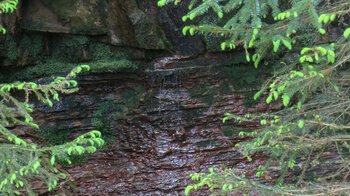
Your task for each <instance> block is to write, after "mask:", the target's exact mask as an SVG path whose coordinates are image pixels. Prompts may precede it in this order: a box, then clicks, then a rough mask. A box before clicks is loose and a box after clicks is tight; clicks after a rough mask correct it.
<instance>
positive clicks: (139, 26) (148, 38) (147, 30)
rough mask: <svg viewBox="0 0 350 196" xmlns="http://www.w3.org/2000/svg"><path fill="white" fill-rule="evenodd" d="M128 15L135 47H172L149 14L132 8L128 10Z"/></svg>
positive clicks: (158, 48) (159, 48) (165, 48)
mask: <svg viewBox="0 0 350 196" xmlns="http://www.w3.org/2000/svg"><path fill="white" fill-rule="evenodd" d="M128 17H129V19H130V21H131V23H132V25H133V28H134V32H135V39H136V42H137V47H140V48H144V49H157V50H169V49H171V48H172V45H171V44H170V42H169V41H168V39H167V38H166V36H165V33H164V31H163V30H162V28H161V27H160V26H158V25H157V24H156V23H155V22H154V21H153V19H152V18H151V17H150V16H148V15H147V14H145V13H144V12H142V11H141V10H139V9H138V8H133V9H130V10H129V11H128Z"/></svg>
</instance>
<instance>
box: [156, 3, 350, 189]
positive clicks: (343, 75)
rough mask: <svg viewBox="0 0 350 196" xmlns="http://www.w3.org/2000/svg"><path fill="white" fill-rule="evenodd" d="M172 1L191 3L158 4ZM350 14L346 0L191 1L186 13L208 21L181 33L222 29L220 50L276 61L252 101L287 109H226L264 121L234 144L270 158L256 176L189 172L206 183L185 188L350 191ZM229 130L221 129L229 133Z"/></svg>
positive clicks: (237, 118)
mask: <svg viewBox="0 0 350 196" xmlns="http://www.w3.org/2000/svg"><path fill="white" fill-rule="evenodd" d="M170 2H173V3H175V4H180V3H183V1H181V0H159V1H158V6H165V5H166V4H168V3H170ZM213 13H215V14H214V15H213ZM349 13H350V2H349V1H348V0H339V1H329V0H300V1H295V0H203V1H200V0H191V1H190V2H189V11H188V12H187V13H186V14H185V15H184V16H183V17H182V20H183V21H197V20H195V19H199V20H200V18H204V20H202V21H201V22H199V23H197V22H193V24H192V25H189V26H185V27H184V28H183V34H184V35H187V34H190V35H194V34H205V35H206V36H207V37H208V36H218V37H220V39H224V40H223V41H220V39H218V40H219V42H218V43H216V44H217V46H220V47H221V49H222V50H234V49H235V48H237V49H242V50H244V51H245V57H246V60H247V61H248V62H251V63H252V64H254V66H255V67H256V68H257V67H258V66H261V65H262V64H263V65H265V66H269V67H272V68H273V69H274V72H273V76H272V77H271V78H270V79H269V80H267V82H266V83H265V84H263V85H262V87H261V89H260V91H258V92H257V93H256V94H255V95H254V99H255V100H257V99H258V98H259V97H262V98H263V99H264V100H265V101H266V103H267V104H270V103H276V102H277V103H278V102H279V103H282V104H283V106H284V107H285V108H284V109H283V110H281V111H279V112H274V113H263V114H245V115H237V114H231V113H227V114H226V116H225V117H224V119H223V122H224V123H225V122H226V121H228V120H231V121H232V120H233V121H234V122H235V124H240V123H245V122H252V121H253V122H254V121H255V122H257V123H258V122H260V124H261V127H262V128H260V129H255V130H237V132H239V133H238V134H237V135H236V137H250V138H252V139H251V140H250V141H246V142H240V143H237V144H236V147H237V149H240V151H241V152H242V156H244V157H246V158H247V160H248V161H252V160H253V158H252V157H253V155H254V154H256V153H258V152H262V153H263V154H265V155H266V156H268V158H269V159H268V161H267V162H266V163H263V164H261V165H259V166H257V168H256V170H255V171H254V174H252V171H243V172H242V171H240V170H236V169H235V168H225V167H223V168H211V169H210V170H209V173H207V174H205V173H194V174H191V178H192V180H194V181H198V183H194V184H191V185H189V186H187V188H186V190H185V194H186V195H188V194H189V193H190V192H191V191H193V190H198V189H199V188H201V187H203V186H206V187H208V188H209V189H210V190H211V191H213V193H214V194H223V195H226V194H236V193H243V194H248V195H249V194H255V193H256V192H258V193H259V194H260V195H274V194H275V195H341V194H349V192H350V185H349V178H348V177H349V175H350V168H349V161H348V160H349V154H350V145H349V143H350V126H349V124H350V120H349V118H348V116H349V113H350V107H349V103H350V100H349V97H350V96H349V90H350V89H349V82H348V79H347V78H348V76H349V75H350V72H349V71H344V70H348V67H349V60H350V38H349V37H350V27H348V26H347V25H348V22H346V21H347V20H348V19H349V18H348V16H347V15H348V14H349ZM335 31H337V33H334V32H335ZM238 46H239V47H238ZM274 53H275V54H274ZM276 54H277V55H276ZM282 55H283V56H282ZM279 56H280V57H279ZM228 73H230V72H228ZM232 76H233V77H234V74H232ZM240 77H241V78H236V79H237V80H238V81H239V80H240V81H242V82H245V83H252V84H254V82H253V81H254V78H255V77H256V75H255V77H254V72H253V71H251V72H247V73H245V74H241V75H240ZM255 85H258V83H255ZM228 112H229V111H228ZM227 129H228V128H227V127H224V130H223V132H224V134H225V135H227V136H230V135H231V133H230V132H229V131H228V130H227ZM233 129H235V128H233ZM327 154H332V156H333V158H330V157H327V156H325V155H327ZM329 165H332V167H329ZM320 168H322V169H320ZM245 173H246V174H247V176H246V175H245ZM271 176H278V178H277V179H272V177H271ZM290 176H293V177H292V178H291V177H290ZM261 181H270V182H269V183H267V184H266V183H265V184H264V183H261ZM273 183H274V184H273ZM271 184H273V186H272V185H271Z"/></svg>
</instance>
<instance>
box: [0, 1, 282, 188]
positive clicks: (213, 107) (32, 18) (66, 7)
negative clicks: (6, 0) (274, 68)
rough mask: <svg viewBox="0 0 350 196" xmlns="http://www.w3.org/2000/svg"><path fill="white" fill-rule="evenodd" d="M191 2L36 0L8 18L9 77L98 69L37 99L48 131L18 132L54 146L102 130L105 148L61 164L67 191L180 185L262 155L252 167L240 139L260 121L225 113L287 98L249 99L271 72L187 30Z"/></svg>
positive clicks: (4, 63)
mask: <svg viewBox="0 0 350 196" xmlns="http://www.w3.org/2000/svg"><path fill="white" fill-rule="evenodd" d="M186 7H187V6H186V4H181V5H180V7H174V6H168V7H164V8H157V6H156V4H155V1H153V0H147V1H146V0H130V1H124V0H110V1H108V0H102V1H97V0H87V1H85V0H84V1H83V0H68V1H67V0H62V1H61V0H59V1H54V0H32V1H23V2H22V3H21V6H20V8H19V9H18V12H17V13H16V14H15V15H13V16H10V17H9V16H6V17H5V18H1V20H2V21H3V22H5V23H6V24H8V29H9V30H10V31H9V32H10V33H8V35H7V36H6V37H2V38H1V39H2V42H1V45H0V47H1V48H2V50H1V51H0V62H1V64H0V70H1V73H2V74H0V80H1V82H5V81H6V82H7V81H13V80H32V79H37V78H41V77H45V78H44V79H40V80H39V82H45V81H48V80H50V78H51V77H54V76H57V75H61V74H63V73H64V72H67V71H68V70H70V69H71V68H72V67H74V66H75V65H76V64H78V63H84V64H89V65H91V67H92V70H91V73H90V74H86V75H83V76H81V77H79V78H78V82H79V84H80V91H79V92H77V93H75V94H72V95H67V96H63V97H62V99H61V101H60V102H56V103H55V104H54V106H53V107H52V108H49V107H48V106H46V105H43V104H39V103H37V105H36V108H37V109H36V112H35V113H34V114H33V116H34V118H35V119H37V122H38V124H39V125H40V127H41V129H40V130H39V131H38V130H30V129H27V130H25V131H23V128H22V129H20V128H18V129H17V130H16V131H17V132H16V133H18V134H23V135H26V136H28V137H33V136H41V137H44V138H46V140H47V141H46V142H48V143H51V144H58V143H60V142H62V140H69V139H72V138H74V137H75V136H77V135H79V134H81V133H82V132H84V131H88V130H92V129H99V130H100V131H101V132H102V133H103V134H104V135H105V137H104V139H105V140H106V143H107V145H106V146H105V148H104V149H101V151H99V152H97V153H95V154H93V155H91V156H88V157H86V158H85V159H83V161H82V162H81V163H80V164H76V165H72V166H67V167H64V168H62V169H63V170H65V171H67V172H68V173H69V174H70V176H71V178H70V180H69V181H68V182H67V183H66V184H65V186H64V188H62V189H61V190H59V191H60V193H62V194H63V192H64V193H65V194H67V195H69V194H71V195H183V190H184V188H185V187H186V185H187V184H189V183H190V182H191V181H190V180H189V174H190V173H193V172H202V171H203V172H206V171H207V169H208V168H209V167H212V166H220V165H221V164H225V165H226V166H229V167H233V166H234V167H236V168H249V167H254V165H256V164H259V162H261V161H264V159H263V158H262V157H260V158H258V159H256V162H254V163H252V164H250V165H247V162H246V159H243V158H242V156H241V155H240V152H239V151H238V150H237V149H236V148H235V147H234V144H235V143H237V142H239V141H241V140H246V139H247V138H241V137H238V136H237V133H238V132H239V131H241V130H243V129H244V130H246V129H253V128H255V127H256V126H257V123H256V122H250V123H247V124H245V125H239V124H237V123H235V122H228V123H226V124H223V123H222V117H223V116H224V113H225V112H231V113H234V114H237V115H243V114H245V113H247V112H260V111H269V110H276V109H279V108H281V105H275V106H267V105H265V104H259V101H255V100H252V99H251V97H252V95H253V94H254V92H255V91H256V90H257V89H256V88H257V87H258V86H259V85H260V84H261V83H262V81H263V80H264V77H263V75H264V70H262V69H259V70H257V69H254V68H253V67H252V66H249V65H247V64H245V60H244V59H245V56H244V54H241V53H239V52H236V53H232V52H226V53H223V52H218V50H220V49H215V47H213V45H210V44H209V43H211V42H213V40H212V39H211V38H210V37H201V36H194V37H191V36H183V35H182V27H183V26H184V25H185V24H183V23H182V21H181V16H182V15H183V14H184V13H185V10H186ZM208 51H210V52H215V53H209V52H208ZM14 68H15V69H14ZM265 71H266V70H265ZM50 134H51V135H50ZM40 141H41V142H43V141H42V140H40ZM80 158H81V157H80ZM80 158H78V159H80ZM80 160H81V159H80Z"/></svg>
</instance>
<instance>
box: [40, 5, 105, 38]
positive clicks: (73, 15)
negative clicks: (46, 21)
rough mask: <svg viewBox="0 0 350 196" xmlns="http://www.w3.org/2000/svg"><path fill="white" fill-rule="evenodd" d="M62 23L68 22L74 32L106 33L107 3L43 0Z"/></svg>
mask: <svg viewBox="0 0 350 196" xmlns="http://www.w3.org/2000/svg"><path fill="white" fill-rule="evenodd" d="M41 2H42V3H43V4H44V5H45V6H47V7H48V8H50V9H51V10H52V11H53V12H54V13H55V14H56V16H57V17H58V18H59V20H60V21H61V23H68V24H69V25H70V31H71V32H72V33H84V34H90V35H95V34H105V33H107V25H106V17H107V14H106V11H105V9H106V3H105V2H104V1H97V0H60V1H55V0H41Z"/></svg>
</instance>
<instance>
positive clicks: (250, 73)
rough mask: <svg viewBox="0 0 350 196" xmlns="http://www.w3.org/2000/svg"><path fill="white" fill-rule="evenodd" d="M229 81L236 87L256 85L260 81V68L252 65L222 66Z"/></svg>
mask: <svg viewBox="0 0 350 196" xmlns="http://www.w3.org/2000/svg"><path fill="white" fill-rule="evenodd" d="M222 71H223V73H224V74H225V75H226V77H225V78H227V80H228V82H229V83H230V84H233V85H234V86H235V87H236V88H238V89H239V88H242V87H243V88H244V87H248V88H249V87H256V86H257V85H258V82H259V70H258V69H255V68H254V67H253V66H250V65H233V66H225V67H223V68H222Z"/></svg>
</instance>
